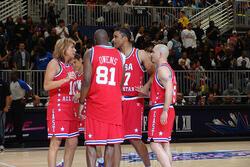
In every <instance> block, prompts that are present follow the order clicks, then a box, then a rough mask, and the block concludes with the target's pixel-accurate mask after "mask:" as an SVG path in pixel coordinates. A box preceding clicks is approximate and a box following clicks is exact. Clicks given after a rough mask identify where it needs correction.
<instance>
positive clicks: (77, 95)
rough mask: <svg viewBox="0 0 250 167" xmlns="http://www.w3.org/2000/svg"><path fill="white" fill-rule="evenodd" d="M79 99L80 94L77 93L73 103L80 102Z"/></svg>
mask: <svg viewBox="0 0 250 167" xmlns="http://www.w3.org/2000/svg"><path fill="white" fill-rule="evenodd" d="M79 98H80V93H77V94H75V95H74V97H73V101H78V100H79Z"/></svg>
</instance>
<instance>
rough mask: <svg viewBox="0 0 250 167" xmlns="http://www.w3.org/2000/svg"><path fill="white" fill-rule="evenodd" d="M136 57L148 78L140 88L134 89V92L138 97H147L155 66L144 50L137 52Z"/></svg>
mask: <svg viewBox="0 0 250 167" xmlns="http://www.w3.org/2000/svg"><path fill="white" fill-rule="evenodd" d="M138 56H139V59H140V61H141V62H142V64H143V66H144V67H145V69H146V71H147V73H148V74H149V75H150V78H149V80H148V81H147V82H146V83H145V85H144V86H143V87H142V88H136V91H137V92H139V95H141V96H149V89H150V87H151V84H152V81H153V78H154V75H153V74H154V71H155V66H154V64H153V63H152V61H151V60H150V57H149V56H148V55H147V53H146V52H145V51H144V50H139V52H138Z"/></svg>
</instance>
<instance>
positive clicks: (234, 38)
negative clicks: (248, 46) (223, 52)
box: [227, 30, 238, 48]
mask: <svg viewBox="0 0 250 167" xmlns="http://www.w3.org/2000/svg"><path fill="white" fill-rule="evenodd" d="M237 42H238V35H237V31H236V30H233V32H232V35H231V36H230V37H229V38H228V39H227V44H229V46H231V47H233V48H235V47H236V45H237Z"/></svg>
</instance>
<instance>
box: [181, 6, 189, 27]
mask: <svg viewBox="0 0 250 167" xmlns="http://www.w3.org/2000/svg"><path fill="white" fill-rule="evenodd" d="M178 23H180V24H181V26H182V28H183V29H184V28H186V27H187V25H188V23H189V19H188V18H187V16H186V15H185V12H184V11H183V10H182V11H180V18H179V20H178Z"/></svg>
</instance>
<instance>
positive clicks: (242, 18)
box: [234, 0, 250, 28]
mask: <svg viewBox="0 0 250 167" xmlns="http://www.w3.org/2000/svg"><path fill="white" fill-rule="evenodd" d="M234 11H235V18H234V25H235V27H239V26H240V27H244V28H249V27H250V1H249V0H235V2H234Z"/></svg>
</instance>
